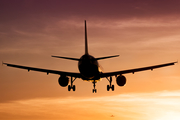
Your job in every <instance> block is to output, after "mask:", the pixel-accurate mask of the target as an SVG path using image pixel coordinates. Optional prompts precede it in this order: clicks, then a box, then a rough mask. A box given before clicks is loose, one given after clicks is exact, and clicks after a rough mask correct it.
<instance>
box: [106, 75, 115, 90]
mask: <svg viewBox="0 0 180 120" xmlns="http://www.w3.org/2000/svg"><path fill="white" fill-rule="evenodd" d="M106 79H107V80H108V81H109V83H110V85H107V91H109V90H110V89H112V91H114V85H111V83H112V76H110V80H109V79H108V77H106Z"/></svg>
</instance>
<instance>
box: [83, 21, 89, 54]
mask: <svg viewBox="0 0 180 120" xmlns="http://www.w3.org/2000/svg"><path fill="white" fill-rule="evenodd" d="M84 22H85V54H88V43H87V28H86V20H85V21H84Z"/></svg>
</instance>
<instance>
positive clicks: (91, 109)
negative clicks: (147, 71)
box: [0, 91, 180, 120]
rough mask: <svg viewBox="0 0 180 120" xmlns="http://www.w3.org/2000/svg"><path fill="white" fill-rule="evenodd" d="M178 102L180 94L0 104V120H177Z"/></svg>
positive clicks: (32, 100)
mask: <svg viewBox="0 0 180 120" xmlns="http://www.w3.org/2000/svg"><path fill="white" fill-rule="evenodd" d="M179 101H180V91H169V92H168V91H162V92H154V93H131V94H120V95H115V96H106V97H93V98H73V97H72V98H64V99H61V98H55V99H31V100H21V101H14V102H10V103H1V104H0V119H7V118H10V119H12V120H13V116H16V119H17V118H19V119H22V118H23V119H24V120H28V119H30V118H37V117H38V118H40V119H52V120H56V119H66V120H70V119H74V118H75V119H78V120H83V119H89V120H90V119H94V120H99V119H104V120H108V119H110V118H112V119H114V120H119V119H121V120H132V119H133V120H169V119H172V120H179V119H180V114H179V113H180V102H179ZM112 115H113V116H114V117H111V116H112Z"/></svg>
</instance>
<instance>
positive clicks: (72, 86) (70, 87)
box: [68, 77, 76, 91]
mask: <svg viewBox="0 0 180 120" xmlns="http://www.w3.org/2000/svg"><path fill="white" fill-rule="evenodd" d="M75 80H76V78H74V80H73V77H71V85H68V91H71V89H73V91H75V90H76V86H75V85H73V82H74V81H75Z"/></svg>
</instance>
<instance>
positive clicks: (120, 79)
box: [116, 75, 126, 86]
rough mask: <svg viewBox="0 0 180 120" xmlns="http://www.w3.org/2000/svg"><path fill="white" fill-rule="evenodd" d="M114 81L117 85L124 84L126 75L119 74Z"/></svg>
mask: <svg viewBox="0 0 180 120" xmlns="http://www.w3.org/2000/svg"><path fill="white" fill-rule="evenodd" d="M116 83H117V85H119V86H124V85H125V84H126V77H124V76H123V75H120V76H118V77H117V78H116Z"/></svg>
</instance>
